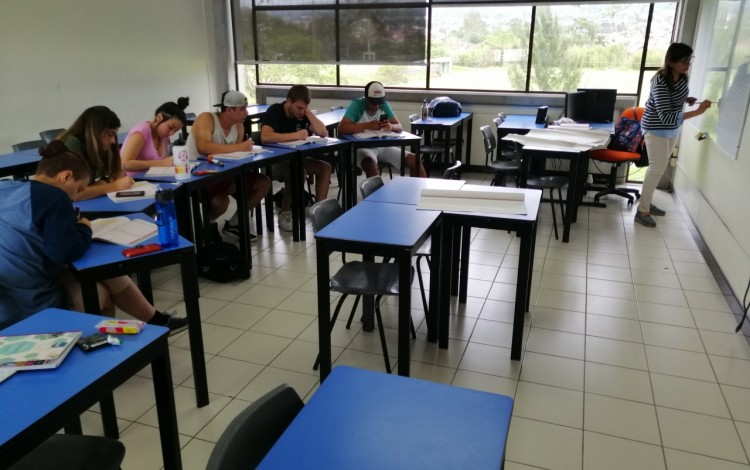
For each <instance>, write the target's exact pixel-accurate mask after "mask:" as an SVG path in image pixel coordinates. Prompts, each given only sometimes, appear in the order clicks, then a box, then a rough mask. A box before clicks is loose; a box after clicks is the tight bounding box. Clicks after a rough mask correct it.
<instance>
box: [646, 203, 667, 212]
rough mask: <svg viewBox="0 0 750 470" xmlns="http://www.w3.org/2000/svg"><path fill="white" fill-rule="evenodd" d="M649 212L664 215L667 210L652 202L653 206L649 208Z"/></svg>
mask: <svg viewBox="0 0 750 470" xmlns="http://www.w3.org/2000/svg"><path fill="white" fill-rule="evenodd" d="M648 212H649V214H651V215H664V214H666V213H667V211H665V210H663V209H659V208H658V207H656V206H655V205H653V204H651V208H650V209H649V210H648Z"/></svg>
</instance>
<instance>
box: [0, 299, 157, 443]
mask: <svg viewBox="0 0 750 470" xmlns="http://www.w3.org/2000/svg"><path fill="white" fill-rule="evenodd" d="M107 318H108V317H101V316H98V315H89V314H86V313H78V312H70V311H68V310H60V309H54V308H51V309H46V310H42V311H41V312H39V313H37V314H35V315H32V316H30V317H28V318H26V319H24V320H22V321H20V322H18V323H16V324H14V325H11V326H9V327H8V328H6V329H4V330H2V331H0V334H2V335H21V334H32V333H54V332H60V331H83V335H84V336H85V335H89V334H93V333H96V329H95V328H94V325H96V324H97V323H99V322H100V321H101V320H104V319H107ZM168 333H169V330H168V329H167V328H164V327H161V326H154V325H147V326H146V327H145V328H143V330H141V333H140V334H138V335H127V336H121V338H122V339H123V344H122V345H120V346H107V347H104V348H101V349H98V350H96V351H92V352H89V353H84V352H83V351H81V350H80V349H78V348H77V347H74V348H73V350H72V351H71V352H70V354H68V357H66V358H65V360H64V361H63V362H62V364H60V366H59V367H57V368H56V369H44V370H30V371H19V372H16V373H15V374H13V375H12V376H11V377H9V378H8V379H6V380H5V381H4V382H3V383H0V402H1V403H2V406H0V423H2V426H0V445H2V444H4V443H6V442H7V441H8V440H9V439H11V438H13V437H14V436H16V435H17V434H19V433H20V432H22V431H23V430H24V429H26V428H28V427H29V426H31V425H32V424H34V423H35V422H37V421H38V420H39V419H41V418H42V417H44V416H46V415H48V414H49V413H51V412H53V411H54V410H55V409H56V408H57V407H59V406H60V405H61V404H63V403H65V402H66V401H67V400H69V399H70V398H71V397H72V396H74V395H75V394H77V393H78V392H80V391H81V390H83V389H84V388H86V387H88V386H89V385H91V384H92V383H93V382H95V381H96V380H98V379H99V378H101V377H102V376H103V375H104V374H106V373H108V372H110V371H111V370H113V369H115V368H117V367H118V366H119V365H120V364H122V363H123V362H124V361H126V360H127V359H129V358H131V357H132V356H133V355H135V354H136V353H137V352H138V351H140V350H141V349H143V348H144V347H145V346H147V345H149V344H151V343H153V342H154V341H156V340H157V339H159V338H161V337H162V336H166V335H167V334H168Z"/></svg>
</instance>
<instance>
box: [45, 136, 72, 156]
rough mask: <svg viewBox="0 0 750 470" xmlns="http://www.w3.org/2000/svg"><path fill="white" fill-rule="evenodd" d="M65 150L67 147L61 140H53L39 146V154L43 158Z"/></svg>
mask: <svg viewBox="0 0 750 470" xmlns="http://www.w3.org/2000/svg"><path fill="white" fill-rule="evenodd" d="M67 151H68V147H66V146H65V144H64V143H63V141H62V140H53V141H52V142H50V143H48V144H47V145H43V146H41V147H40V148H39V155H41V156H42V157H44V158H49V157H54V156H55V155H60V154H61V153H65V152H67Z"/></svg>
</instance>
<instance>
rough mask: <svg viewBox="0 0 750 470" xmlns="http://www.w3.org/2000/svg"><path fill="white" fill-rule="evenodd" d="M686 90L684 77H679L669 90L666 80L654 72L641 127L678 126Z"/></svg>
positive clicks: (681, 117) (662, 127) (652, 128)
mask: <svg viewBox="0 0 750 470" xmlns="http://www.w3.org/2000/svg"><path fill="white" fill-rule="evenodd" d="M688 92H689V90H688V82H687V78H686V77H680V79H679V80H677V82H675V84H674V86H673V87H672V89H671V90H670V89H669V86H667V80H666V79H665V78H664V77H663V76H662V75H661V74H656V76H654V78H653V79H652V80H651V93H650V94H649V96H648V101H646V109H645V111H644V112H643V118H642V119H641V127H642V128H643V129H644V130H657V129H677V128H679V127H680V126H681V125H682V119H683V111H682V108H683V106H684V105H685V99H686V98H687V97H688Z"/></svg>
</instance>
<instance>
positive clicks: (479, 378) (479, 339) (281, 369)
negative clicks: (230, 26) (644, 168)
mask: <svg viewBox="0 0 750 470" xmlns="http://www.w3.org/2000/svg"><path fill="white" fill-rule="evenodd" d="M467 176H468V177H469V178H468V179H469V180H471V181H472V182H475V183H484V184H487V179H486V178H485V177H484V175H467ZM335 191H337V187H335V186H334V187H332V194H335ZM608 202H609V207H607V208H606V209H602V208H582V209H581V211H580V214H579V220H578V223H577V224H575V225H574V226H573V229H572V234H571V242H570V243H567V244H563V243H561V242H559V241H557V240H555V239H554V236H553V235H552V227H551V216H550V214H551V212H550V211H549V206H548V205H545V206H544V207H543V209H542V217H541V226H540V230H539V233H538V238H537V249H536V256H537V258H536V259H535V262H534V278H533V292H532V297H531V303H532V307H531V311H530V312H529V313H528V315H527V320H526V328H525V331H524V343H525V344H524V356H523V360H522V361H520V362H516V361H511V360H510V349H509V347H510V337H511V324H510V322H511V321H512V315H513V305H512V303H511V302H512V300H513V297H514V292H515V291H514V288H513V286H512V284H513V283H514V282H515V268H516V265H517V253H518V248H519V246H518V242H517V240H516V239H515V238H514V237H513V236H511V235H509V234H508V233H505V232H493V231H487V230H476V231H474V232H473V234H472V236H473V242H472V250H473V252H472V256H471V261H472V263H473V264H472V265H471V271H470V277H471V278H472V279H473V280H472V283H471V285H470V290H469V295H470V298H469V301H468V303H467V304H466V305H461V306H458V305H457V304H454V305H453V315H452V318H451V322H452V323H451V338H452V339H451V341H450V348H449V349H448V350H440V349H437V347H436V346H435V345H434V344H431V343H427V342H426V338H425V334H424V333H425V326H424V322H423V319H424V316H423V312H422V309H421V301H420V299H419V296H418V290H417V289H418V285H417V283H416V282H415V283H414V289H415V290H414V294H417V295H415V296H413V318H414V321H415V324H416V325H418V331H419V335H418V338H417V340H416V341H414V342H413V349H412V358H413V364H412V368H411V370H412V374H413V376H414V377H419V378H424V379H427V380H434V381H439V382H445V383H450V384H454V385H457V386H462V387H469V388H475V389H480V390H487V391H492V392H496V393H502V394H506V395H510V396H512V397H514V398H515V408H514V417H513V420H512V423H511V429H510V436H509V439H508V445H507V459H508V462H507V464H506V468H507V469H509V470H518V469H530V468H550V469H551V468H560V469H582V468H583V469H664V468H668V469H680V470H685V469H741V468H745V469H747V468H750V467H749V466H748V450H750V406H748V403H750V346H748V342H747V341H746V340H745V338H744V337H743V336H741V335H737V334H735V333H734V327H735V319H734V316H733V315H732V313H731V310H730V308H729V306H728V303H727V301H726V300H725V298H724V297H723V296H722V295H721V291H720V289H719V287H718V285H717V283H716V281H715V280H714V279H713V277H712V275H711V272H710V270H709V269H708V267H707V265H706V264H705V262H704V259H703V257H702V255H701V254H700V252H699V251H698V245H697V244H696V243H695V241H694V240H693V237H692V236H691V232H690V230H689V221H687V218H686V216H685V215H684V214H682V213H680V210H679V207H678V205H677V204H676V203H675V202H674V201H673V199H672V196H671V195H669V194H666V193H662V192H658V194H657V195H656V199H655V202H656V204H657V205H659V206H660V207H662V208H664V209H666V210H667V212H668V215H667V216H666V217H661V218H659V219H658V223H659V226H658V228H656V229H649V228H645V227H642V226H640V225H634V222H633V210H634V209H633V208H629V207H627V206H626V205H625V204H624V203H623V202H622V200H621V199H614V198H612V199H609V200H608ZM308 229H309V225H308ZM313 240H314V239H313V236H312V233H311V232H309V233H308V241H307V243H294V242H292V241H291V237H289V236H287V234H284V235H280V234H279V232H276V233H275V234H271V235H270V236H269V235H267V234H266V235H264V236H262V237H261V239H260V240H259V241H258V242H256V244H254V247H253V249H254V250H255V251H254V253H255V256H254V259H253V264H254V268H253V272H252V277H251V278H250V279H249V280H248V281H246V282H240V283H233V284H214V283H211V282H205V281H201V302H200V306H201V315H202V318H203V334H204V339H205V348H206V362H207V366H208V377H209V389H210V392H211V395H210V397H211V403H210V405H209V406H207V407H204V408H200V409H198V408H196V406H195V396H194V393H193V389H192V386H193V385H192V377H191V367H190V362H189V353H188V350H187V349H186V348H187V347H188V342H187V337H186V336H185V335H184V334H182V335H181V336H177V337H175V338H174V339H173V340H172V348H171V349H172V350H171V354H172V364H173V366H172V367H173V374H174V382H175V396H176V400H177V412H178V421H179V430H180V434H181V439H182V446H183V448H182V458H183V463H184V466H185V468H187V469H202V468H205V464H206V461H207V459H208V456H209V455H210V453H211V450H212V448H213V445H214V442H216V440H217V439H218V437H219V436H220V434H221V432H222V431H223V430H224V428H225V427H226V425H227V423H228V422H229V421H230V420H231V419H232V418H233V417H234V416H235V415H236V414H237V413H238V412H239V411H240V410H242V409H244V408H245V407H246V406H247V405H248V404H249V403H251V402H252V401H253V400H256V399H257V398H258V397H259V396H261V395H262V394H263V393H265V392H266V391H268V390H270V389H271V388H273V387H274V386H276V385H278V384H280V383H283V382H286V383H289V384H291V385H292V386H293V387H294V388H295V389H296V390H297V391H298V393H299V394H300V395H301V396H303V397H309V396H310V394H312V393H313V392H314V391H315V389H316V386H317V382H318V376H317V374H316V373H315V372H314V371H313V370H312V362H313V359H314V357H315V354H316V348H317V346H316V342H317V326H316V311H315V301H316V300H315V299H316V296H315V292H316V287H315V286H316V284H315V282H316V280H315V250H314V241H313ZM258 250H260V252H259V253H258ZM154 284H155V286H157V290H156V298H157V306H158V307H159V308H165V309H167V308H174V309H176V310H178V311H184V309H183V308H182V304H181V303H180V299H181V294H180V291H181V287H180V282H179V275H178V274H177V272H176V271H175V270H163V271H160V272H158V273H155V275H154ZM395 307H396V304H395V303H394V299H391V300H388V301H386V306H385V307H384V314H385V322H386V323H387V326H388V327H389V328H388V332H387V335H388V342H389V348H390V352H391V355H393V357H392V358H391V361H392V363H393V364H395V362H396V357H395V353H396V330H395V329H394V328H395V326H396V315H395V313H396V308H395ZM342 316H345V315H342ZM356 323H357V322H355V324H353V326H352V329H351V330H348V331H347V330H346V329H345V328H344V323H343V322H341V321H340V322H339V324H337V326H336V328H335V330H334V334H333V344H334V348H333V349H334V351H333V354H334V357H335V358H336V364H349V365H354V366H358V367H364V368H371V369H377V370H383V361H382V357H381V355H380V345H379V342H378V339H377V335H376V333H364V332H362V331H361V329H360V328H359V325H357V324H356ZM149 377H150V370H144V371H142V372H141V373H140V374H139V376H137V377H135V378H133V379H132V380H130V381H129V382H128V383H126V384H125V385H124V386H122V387H121V388H120V389H119V390H117V392H116V393H115V399H116V403H117V411H118V416H119V418H120V429H121V439H122V441H123V442H124V443H125V445H126V447H127V455H126V458H125V463H124V466H123V468H124V469H126V470H128V469H138V470H143V469H159V468H161V454H160V448H159V445H158V431H157V428H156V423H157V419H156V413H155V409H154V398H153V389H152V385H151V380H150V378H149ZM84 429H85V430H86V431H88V432H89V433H100V432H101V431H100V429H101V426H100V422H99V420H98V415H97V414H96V413H95V412H88V413H87V414H86V416H85V417H84ZM457 438H460V436H457Z"/></svg>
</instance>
